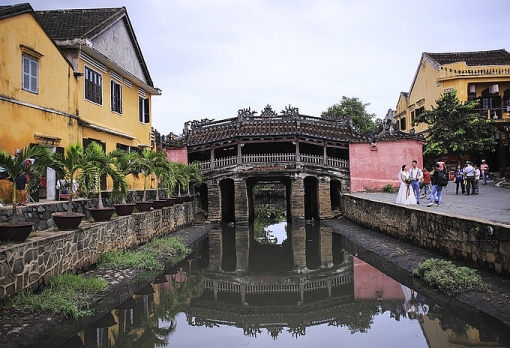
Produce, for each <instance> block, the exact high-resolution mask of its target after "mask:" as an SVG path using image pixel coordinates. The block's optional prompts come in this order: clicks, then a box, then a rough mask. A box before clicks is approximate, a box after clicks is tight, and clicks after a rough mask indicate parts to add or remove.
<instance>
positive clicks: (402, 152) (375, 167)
mask: <svg viewBox="0 0 510 348" xmlns="http://www.w3.org/2000/svg"><path fill="white" fill-rule="evenodd" d="M422 148H423V142H422V141H419V140H416V139H402V140H391V141H378V142H377V143H375V144H370V143H350V144H349V173H350V180H351V187H350V192H359V191H382V189H383V187H384V186H386V185H387V184H392V185H393V186H395V187H398V186H399V185H400V184H399V181H398V178H397V175H398V172H399V171H400V169H401V167H402V165H403V164H407V166H408V168H410V167H411V162H412V160H416V161H418V167H420V168H423V152H422Z"/></svg>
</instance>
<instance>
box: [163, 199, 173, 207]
mask: <svg viewBox="0 0 510 348" xmlns="http://www.w3.org/2000/svg"><path fill="white" fill-rule="evenodd" d="M174 204H175V198H167V199H166V203H165V207H171V206H173V205H174Z"/></svg>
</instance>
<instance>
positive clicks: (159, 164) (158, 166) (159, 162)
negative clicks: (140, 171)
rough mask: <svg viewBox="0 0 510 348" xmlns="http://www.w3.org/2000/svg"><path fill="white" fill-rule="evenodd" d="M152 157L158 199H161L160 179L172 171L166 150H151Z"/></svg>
mask: <svg viewBox="0 0 510 348" xmlns="http://www.w3.org/2000/svg"><path fill="white" fill-rule="evenodd" d="M150 159H151V161H152V164H153V166H154V169H153V171H154V174H155V175H156V200H157V201H159V180H160V179H163V176H164V175H165V173H168V172H169V171H170V162H168V160H167V159H166V154H165V152H163V151H161V150H158V151H156V152H151V156H150Z"/></svg>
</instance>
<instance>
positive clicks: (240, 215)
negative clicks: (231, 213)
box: [234, 178, 250, 224]
mask: <svg viewBox="0 0 510 348" xmlns="http://www.w3.org/2000/svg"><path fill="white" fill-rule="evenodd" d="M234 187H235V200H234V205H235V216H236V224H237V223H241V222H243V223H248V220H249V218H250V212H249V209H248V188H247V186H246V179H243V178H237V179H234Z"/></svg>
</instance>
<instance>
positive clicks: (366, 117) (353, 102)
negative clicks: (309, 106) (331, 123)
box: [321, 96, 377, 133]
mask: <svg viewBox="0 0 510 348" xmlns="http://www.w3.org/2000/svg"><path fill="white" fill-rule="evenodd" d="M367 105H369V104H364V103H363V102H362V101H361V100H359V99H358V98H348V97H346V96H342V100H340V103H337V104H333V105H332V106H330V107H329V108H328V110H327V111H324V112H323V113H322V114H321V117H322V118H325V119H329V120H342V119H344V118H345V117H350V118H351V120H352V125H353V127H354V129H355V130H356V131H357V132H358V133H366V132H371V131H374V130H376V128H377V126H376V123H375V122H374V120H373V119H374V118H375V117H376V116H375V114H369V113H368V112H367V110H366V107H367Z"/></svg>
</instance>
